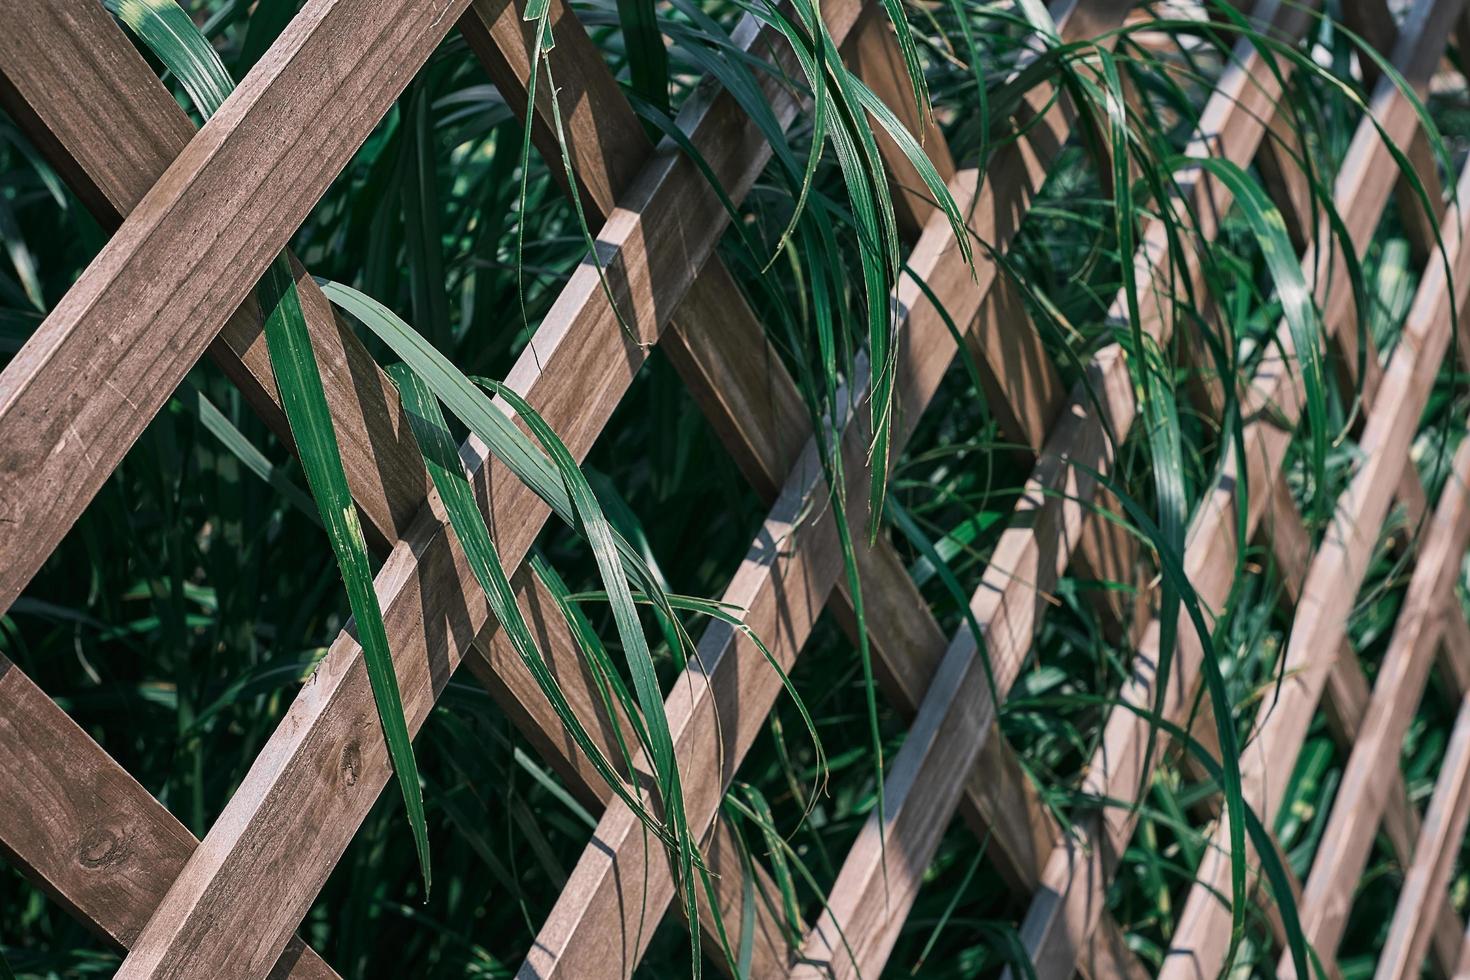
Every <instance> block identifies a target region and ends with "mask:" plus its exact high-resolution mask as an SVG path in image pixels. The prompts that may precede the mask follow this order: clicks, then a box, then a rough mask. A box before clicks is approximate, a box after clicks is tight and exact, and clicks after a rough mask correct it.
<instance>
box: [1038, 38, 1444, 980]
mask: <svg viewBox="0 0 1470 980" xmlns="http://www.w3.org/2000/svg"><path fill="white" fill-rule="evenodd" d="M1431 43H1432V42H1431ZM1396 112H1397V113H1398V114H1399V115H1400V117H1402V118H1409V117H1411V116H1412V112H1411V111H1410V110H1409V109H1408V108H1407V107H1406V106H1403V105H1400V106H1397V107H1396ZM1358 136H1359V139H1358V145H1359V151H1360V154H1361V153H1362V151H1363V150H1364V148H1367V147H1369V146H1370V145H1371V144H1373V143H1375V142H1376V131H1374V130H1373V129H1372V127H1371V124H1370V123H1367V122H1365V123H1364V124H1363V125H1362V126H1361V127H1360V131H1359V134H1358ZM1383 155H1384V156H1386V153H1384V154H1383ZM1359 162H1360V163H1361V162H1362V161H1361V157H1360V158H1359ZM1380 165H1381V164H1380ZM1345 169H1346V172H1347V173H1349V174H1353V173H1361V172H1362V168H1361V167H1358V168H1357V169H1355V168H1354V167H1351V166H1350V167H1347V168H1345ZM1339 189H1340V190H1339V194H1338V202H1337V203H1338V205H1339V210H1340V211H1341V213H1343V214H1344V215H1346V216H1347V220H1348V221H1349V223H1350V224H1351V225H1352V226H1353V227H1355V228H1358V229H1362V232H1363V234H1365V235H1366V233H1367V232H1368V230H1369V229H1370V228H1371V222H1372V220H1373V219H1374V215H1375V214H1376V213H1377V211H1378V210H1381V208H1382V201H1383V197H1385V196H1386V193H1387V188H1386V185H1383V186H1382V187H1381V191H1382V193H1381V194H1380V195H1375V196H1364V195H1362V194H1360V193H1359V184H1358V181H1357V180H1356V178H1353V177H1349V178H1348V180H1347V181H1345V182H1341V183H1340V184H1339ZM1302 237H1305V236H1302ZM1303 264H1304V266H1305V267H1306V268H1307V269H1308V270H1309V271H1310V270H1311V268H1312V265H1313V259H1312V256H1311V254H1310V253H1309V256H1308V258H1307V259H1306V260H1304V263H1303ZM1340 319H1341V318H1340V316H1339V317H1336V318H1332V319H1329V320H1328V326H1329V330H1333V331H1335V332H1339V333H1340V332H1342V331H1341V330H1340V329H1339V327H1338V324H1339V322H1340ZM1283 330H1284V328H1283ZM1276 380H1277V381H1279V379H1276ZM1263 396H1264V397H1263ZM1296 397H1297V395H1296V394H1293V395H1292V397H1291V400H1292V401H1293V402H1294V401H1295V399H1296ZM1277 398H1279V396H1277V395H1272V394H1270V391H1269V387H1268V389H1267V390H1266V391H1265V392H1262V393H1258V394H1257V398H1256V401H1257V403H1258V404H1271V403H1272V402H1273V401H1275V400H1277ZM1267 424H1268V423H1264V422H1262V421H1257V422H1253V423H1251V424H1250V425H1249V426H1248V427H1247V433H1246V436H1245V438H1246V440H1247V445H1250V444H1251V443H1252V442H1253V441H1255V440H1256V439H1257V438H1260V437H1262V436H1268V435H1270V434H1271V433H1269V429H1267V427H1266V426H1267ZM1275 441H1276V442H1277V445H1278V450H1277V452H1272V451H1271V450H1270V449H1268V448H1266V446H1265V444H1264V443H1263V444H1262V448H1261V450H1260V451H1259V452H1252V453H1250V454H1249V455H1248V457H1247V461H1248V464H1249V465H1250V471H1251V472H1250V473H1249V477H1248V480H1247V484H1248V485H1249V486H1253V487H1262V486H1265V487H1268V488H1273V492H1268V493H1266V494H1263V495H1261V498H1263V499H1269V500H1271V506H1272V507H1273V509H1275V510H1279V509H1280V502H1281V501H1283V500H1289V498H1286V497H1284V496H1283V495H1284V492H1285V491H1284V488H1283V487H1281V486H1277V482H1278V479H1279V467H1278V466H1276V465H1274V464H1271V465H1258V464H1263V463H1266V462H1267V461H1268V460H1271V459H1273V458H1274V457H1276V456H1277V455H1278V454H1279V452H1280V451H1284V449H1285V443H1284V442H1282V441H1281V440H1280V439H1279V437H1278V438H1277V439H1276V440H1275ZM1222 486H1225V487H1227V488H1229V489H1228V490H1227V492H1226V496H1225V499H1224V500H1223V501H1217V502H1216V503H1215V505H1214V506H1213V507H1206V508H1205V509H1204V510H1203V511H1202V512H1201V514H1200V517H1199V518H1197V520H1196V522H1195V525H1194V527H1193V528H1192V530H1191V533H1190V537H1189V542H1190V544H1189V548H1188V550H1187V552H1186V569H1187V571H1188V573H1189V577H1190V581H1191V582H1192V583H1193V585H1194V586H1195V588H1196V590H1197V591H1198V592H1199V594H1200V596H1201V599H1202V600H1203V601H1204V602H1205V604H1206V606H1207V607H1208V606H1213V605H1218V604H1219V603H1221V602H1223V600H1224V598H1225V595H1226V590H1228V587H1229V584H1230V583H1229V581H1228V573H1229V569H1231V568H1233V567H1234V566H1235V556H1234V537H1233V536H1234V533H1235V524H1234V520H1235V518H1234V515H1233V514H1232V513H1230V510H1231V508H1232V504H1231V498H1232V497H1233V492H1234V491H1233V477H1232V478H1230V479H1229V480H1228V481H1227V482H1224V483H1222ZM1420 496H1421V497H1422V490H1421V491H1420ZM1259 516H1260V510H1259V507H1258V506H1253V507H1252V509H1251V513H1250V515H1249V516H1248V526H1249V527H1251V528H1254V527H1255V526H1256V522H1257V520H1258V518H1259ZM1222 517H1228V518H1229V522H1228V523H1222V522H1221V521H1220V518H1222ZM1288 521H1290V522H1293V523H1294V524H1295V527H1296V530H1297V531H1298V532H1300V524H1299V518H1296V517H1295V516H1294V515H1291V516H1290V517H1288V516H1286V515H1282V516H1281V517H1280V518H1279V519H1278V520H1277V521H1276V522H1274V523H1275V524H1276V525H1277V527H1276V530H1277V531H1278V535H1276V536H1273V543H1275V544H1276V545H1277V551H1278V553H1279V552H1280V542H1279V541H1278V540H1277V536H1279V535H1280V534H1285V533H1286V531H1287V530H1288ZM1282 557H1283V560H1285V559H1286V558H1289V557H1290V556H1289V555H1284V556H1282ZM1222 573H1223V574H1224V576H1225V577H1222ZM1200 656H1201V653H1200V649H1199V646H1198V641H1197V638H1196V637H1195V636H1194V635H1193V633H1192V631H1189V630H1187V629H1186V630H1185V631H1184V632H1183V633H1182V634H1181V641H1180V648H1179V651H1178V655H1177V657H1176V661H1175V673H1174V675H1173V676H1174V684H1173V685H1171V689H1170V691H1169V692H1167V697H1168V701H1169V703H1170V706H1171V707H1170V710H1168V711H1166V715H1167V716H1170V717H1180V715H1179V714H1177V713H1181V712H1182V713H1188V712H1189V711H1192V710H1193V705H1194V704H1195V698H1196V695H1195V691H1196V689H1197V685H1198V669H1199V661H1200ZM1153 662H1154V661H1153V658H1152V656H1149V657H1145V658H1144V660H1143V661H1142V665H1141V666H1142V667H1143V669H1140V670H1136V671H1135V681H1134V682H1133V683H1132V684H1130V685H1129V686H1128V687H1127V688H1125V691H1124V692H1123V697H1124V698H1125V700H1127V701H1129V702H1130V703H1135V704H1137V705H1139V706H1140V707H1143V708H1145V709H1148V708H1150V707H1151V705H1152V704H1153V702H1154V698H1155V692H1154V690H1153V687H1152V683H1151V677H1152V674H1151V670H1150V669H1148V668H1149V665H1150V664H1152V663H1153ZM1356 666H1357V665H1356V661H1352V662H1351V664H1350V667H1351V668H1352V669H1353V670H1354V671H1356ZM1348 670H1349V665H1347V664H1344V665H1342V666H1340V667H1339V668H1337V669H1336V674H1343V673H1344V672H1346V671H1348ZM1356 679H1357V681H1358V685H1359V686H1362V684H1363V682H1362V679H1361V671H1356ZM1351 680H1352V678H1345V679H1344V680H1343V681H1342V682H1341V685H1347V686H1348V687H1349V688H1350V687H1351ZM1341 685H1339V686H1341ZM1113 715H1114V716H1115V717H1112V718H1110V719H1109V721H1108V723H1107V728H1106V730H1105V736H1104V741H1103V747H1102V748H1101V749H1100V750H1099V752H1098V755H1097V757H1096V758H1094V760H1093V763H1092V764H1091V766H1090V767H1089V774H1090V779H1091V780H1092V781H1093V782H1094V783H1095V784H1096V785H1094V786H1093V787H1092V790H1093V791H1094V792H1096V793H1098V794H1100V795H1101V796H1103V797H1105V798H1110V799H1115V798H1129V799H1131V798H1132V796H1133V794H1134V793H1136V791H1137V789H1138V786H1139V785H1141V776H1142V772H1143V769H1142V767H1143V766H1144V765H1145V761H1144V760H1143V759H1142V758H1141V753H1142V751H1143V747H1144V745H1145V744H1146V741H1147V724H1146V723H1145V722H1144V721H1143V720H1142V718H1140V717H1139V716H1138V715H1136V714H1134V713H1132V712H1129V711H1115V712H1113ZM1400 805H1402V800H1400ZM1405 819H1407V815H1406V814H1405ZM1133 822H1134V820H1133V815H1132V814H1131V812H1129V811H1126V810H1123V809H1115V808H1109V810H1108V812H1107V813H1105V814H1104V815H1103V816H1102V818H1100V819H1094V820H1092V821H1091V822H1090V823H1088V824H1086V825H1085V829H1084V831H1083V835H1082V841H1081V843H1080V844H1079V846H1078V847H1076V848H1074V849H1072V850H1071V851H1069V852H1068V853H1067V854H1063V855H1060V856H1058V857H1055V858H1054V859H1053V865H1052V867H1051V868H1049V869H1048V875H1047V879H1046V886H1047V887H1046V891H1045V892H1044V894H1045V896H1046V898H1045V899H1044V900H1038V902H1037V903H1035V904H1034V905H1033V907H1032V909H1031V910H1030V912H1029V913H1028V916H1027V919H1026V922H1025V924H1024V925H1023V927H1022V934H1023V937H1024V939H1025V941H1026V944H1027V947H1028V949H1029V950H1030V951H1031V955H1032V958H1033V960H1034V965H1035V966H1036V967H1037V969H1038V972H1039V973H1041V974H1043V975H1056V974H1059V973H1064V972H1065V971H1066V970H1067V969H1069V964H1070V962H1071V960H1070V951H1071V950H1073V949H1075V947H1076V944H1077V943H1078V942H1079V941H1080V938H1081V937H1084V936H1085V935H1087V933H1088V931H1089V930H1090V929H1091V922H1092V921H1094V919H1093V917H1094V916H1095V914H1096V910H1097V909H1099V908H1100V907H1101V903H1102V900H1103V888H1104V886H1105V883H1106V881H1107V880H1108V877H1109V874H1108V873H1107V871H1106V867H1105V865H1107V864H1109V863H1110V862H1113V861H1116V859H1117V857H1118V855H1120V854H1121V853H1122V848H1123V846H1124V844H1125V843H1126V840H1127V838H1128V836H1129V835H1130V834H1131V831H1132V825H1133ZM1397 839H1399V840H1401V841H1402V840H1403V836H1402V835H1400V836H1398V838H1397ZM1077 860H1080V861H1081V865H1080V866H1078V865H1076V863H1075V862H1076V861H1077ZM1073 889H1077V891H1076V892H1075V893H1074V891H1073Z"/></svg>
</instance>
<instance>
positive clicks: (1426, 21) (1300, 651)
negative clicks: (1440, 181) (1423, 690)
mask: <svg viewBox="0 0 1470 980" xmlns="http://www.w3.org/2000/svg"><path fill="white" fill-rule="evenodd" d="M1458 9H1459V5H1458V4H1432V3H1427V2H1426V3H1424V4H1422V5H1420V6H1418V7H1416V8H1415V10H1414V12H1413V14H1411V19H1412V24H1411V26H1410V28H1409V29H1407V30H1406V31H1405V37H1404V39H1403V41H1402V42H1401V48H1404V49H1405V50H1407V49H1408V48H1411V47H1412V46H1414V45H1416V44H1417V45H1420V46H1421V47H1422V46H1423V44H1422V42H1421V35H1422V37H1423V38H1433V39H1435V43H1436V44H1438V43H1442V42H1441V41H1440V39H1442V38H1443V30H1444V28H1445V27H1446V26H1448V22H1449V21H1450V20H1451V19H1452V18H1453V17H1454V16H1455V15H1456V14H1457V13H1458ZM1437 54H1438V52H1437V49H1436V51H1435V57H1436V58H1437ZM1396 60H1399V59H1396ZM1406 75H1407V77H1409V78H1411V79H1412V78H1414V77H1415V76H1414V75H1413V74H1411V73H1406ZM1382 91H1383V90H1382V89H1380V92H1382ZM1377 101H1378V100H1376V99H1375V102H1377ZM1375 108H1377V107H1376V106H1375ZM1466 186H1470V180H1467V181H1462V189H1463V188H1464V187H1466ZM1465 231H1466V229H1464V228H1461V227H1459V226H1458V225H1457V226H1455V227H1453V228H1452V229H1450V232H1451V234H1449V235H1447V236H1446V237H1447V241H1446V248H1447V252H1448V256H1449V261H1450V263H1451V265H1452V267H1453V268H1454V270H1455V271H1454V278H1453V282H1452V283H1449V284H1447V283H1446V281H1445V270H1444V267H1443V266H1442V265H1441V264H1440V263H1438V262H1434V263H1431V264H1430V266H1429V268H1428V270H1427V271H1426V273H1425V276H1424V279H1423V281H1422V282H1421V284H1420V287H1419V291H1418V293H1417V294H1416V298H1415V303H1414V307H1413V309H1412V310H1411V312H1410V315H1409V319H1408V323H1407V325H1406V327H1405V331H1404V336H1403V339H1402V340H1401V341H1400V344H1399V346H1398V347H1397V348H1396V349H1395V350H1394V353H1393V356H1392V359H1391V360H1390V362H1389V366H1388V368H1387V370H1386V371H1385V372H1384V379H1383V382H1382V387H1381V390H1380V391H1379V392H1378V395H1377V402H1378V407H1377V408H1376V409H1375V411H1374V412H1372V413H1371V414H1370V416H1369V419H1368V424H1367V428H1366V431H1365V433H1364V435H1363V439H1362V441H1361V442H1360V448H1361V449H1362V451H1363V453H1364V462H1363V464H1362V466H1361V467H1360V469H1359V470H1358V472H1357V473H1356V474H1355V476H1354V478H1353V481H1352V483H1351V485H1350V486H1349V488H1348V489H1347V491H1345V492H1344V493H1343V495H1342V496H1341V497H1340V498H1339V499H1338V501H1337V506H1336V510H1335V512H1334V515H1333V519H1332V520H1331V522H1330V523H1329V525H1328V529H1327V533H1326V536H1325V538H1324V540H1323V543H1322V545H1321V548H1320V550H1319V551H1318V554H1317V555H1316V557H1315V558H1314V559H1313V561H1312V565H1311V568H1310V570H1309V572H1308V577H1307V584H1306V586H1305V587H1304V589H1303V598H1302V601H1301V603H1300V608H1299V612H1298V615H1297V617H1296V620H1295V621H1294V622H1293V624H1292V629H1291V639H1290V641H1289V643H1288V646H1287V651H1286V655H1285V660H1286V666H1285V668H1284V677H1285V680H1284V682H1283V685H1282V690H1281V692H1280V697H1279V698H1278V699H1276V700H1275V701H1273V703H1272V704H1270V705H1265V706H1263V710H1262V712H1261V716H1260V718H1259V721H1258V726H1257V734H1256V737H1255V739H1254V741H1253V742H1252V744H1251V746H1250V747H1249V749H1248V750H1247V752H1246V754H1245V755H1244V756H1243V758H1242V768H1243V770H1244V772H1245V773H1246V774H1247V775H1246V779H1247V783H1246V793H1247V798H1248V800H1249V801H1250V802H1251V804H1252V805H1253V806H1256V807H1257V808H1258V812H1260V813H1261V814H1262V818H1263V819H1264V820H1265V821H1266V822H1267V823H1268V824H1269V823H1270V821H1271V819H1272V817H1273V815H1274V813H1275V808H1276V806H1278V805H1279V802H1280V791H1279V788H1278V787H1277V785H1276V780H1274V779H1273V778H1272V776H1273V774H1274V775H1275V776H1277V777H1279V778H1280V779H1284V778H1285V776H1284V775H1283V770H1285V769H1289V768H1290V764H1291V762H1292V761H1294V760H1295V758H1296V754H1297V751H1298V750H1299V748H1300V745H1301V740H1302V738H1303V737H1304V735H1305V730H1306V727H1307V725H1308V724H1309V723H1310V721H1311V718H1312V715H1313V713H1314V709H1315V707H1316V704H1317V700H1318V698H1319V697H1320V695H1321V692H1322V687H1323V684H1324V683H1325V680H1326V677H1327V674H1328V665H1329V664H1330V661H1331V656H1332V653H1333V652H1335V650H1336V649H1337V647H1338V644H1339V643H1340V641H1341V639H1342V637H1343V635H1344V631H1345V629H1346V625H1347V617H1348V613H1349V612H1350V610H1351V605H1352V603H1353V601H1354V599H1355V597H1356V593H1357V590H1358V587H1359V585H1360V584H1361V582H1362V579H1363V576H1364V574H1365V573H1366V570H1367V562H1368V559H1369V558H1370V557H1371V554H1372V548H1373V545H1374V543H1375V542H1376V540H1377V530H1378V528H1380V527H1381V526H1382V523H1383V519H1384V517H1385V516H1386V513H1387V508H1388V503H1389V501H1390V499H1391V498H1392V495H1393V492H1394V490H1395V488H1396V485H1397V483H1398V481H1399V478H1400V476H1401V475H1402V473H1403V472H1404V467H1405V465H1406V463H1407V462H1408V449H1409V443H1410V442H1411V441H1412V438H1413V433H1414V430H1415V428H1416V427H1417V424H1418V421H1419V414H1418V413H1419V411H1420V410H1422V407H1423V404H1424V399H1425V398H1426V397H1427V393H1428V392H1427V389H1428V387H1429V383H1430V381H1432V379H1433V377H1434V375H1435V374H1436V373H1437V372H1438V370H1439V368H1440V364H1441V360H1442V358H1443V355H1444V352H1445V350H1446V349H1447V348H1448V346H1449V341H1450V322H1449V320H1450V316H1449V314H1450V302H1451V296H1450V289H1453V290H1454V298H1455V302H1456V303H1459V302H1462V301H1463V300H1462V297H1463V296H1464V295H1465V294H1466V289H1465V279H1464V278H1463V277H1464V276H1465V275H1467V274H1470V249H1461V247H1460V246H1461V236H1462V235H1463V234H1465ZM1323 650H1325V651H1326V653H1320V652H1319V651H1323ZM1267 707H1269V708H1272V709H1273V710H1271V711H1269V712H1268V711H1266V710H1265V709H1266V708H1267ZM1213 840H1214V843H1215V844H1216V845H1220V841H1219V837H1218V830H1217V834H1216V836H1215V837H1214V838H1213ZM1221 846H1223V845H1221ZM1219 855H1220V852H1214V853H1212V854H1210V855H1209V856H1207V858H1206V860H1205V867H1203V868H1202V869H1201V873H1200V876H1199V878H1200V882H1199V883H1198V884H1197V885H1196V886H1195V889H1194V890H1193V891H1192V893H1191V896H1190V899H1189V902H1188V904H1187V905H1186V909H1185V912H1184V915H1183V917H1182V918H1181V920H1180V926H1179V929H1178V932H1177V934H1176V937H1175V940H1174V942H1173V954H1172V955H1171V960H1170V962H1169V964H1168V965H1167V966H1166V973H1167V972H1169V971H1186V970H1187V971H1190V972H1191V973H1195V972H1198V971H1203V972H1204V973H1205V975H1208V973H1209V965H1210V964H1212V963H1216V962H1219V959H1218V958H1217V954H1222V953H1223V950H1222V949H1221V948H1220V946H1219V935H1218V929H1219V923H1220V921H1221V920H1220V915H1221V914H1222V913H1224V914H1227V915H1228V912H1225V910H1223V909H1221V907H1220V904H1219V902H1218V901H1217V900H1215V898H1214V897H1213V896H1211V895H1209V894H1208V890H1209V888H1211V887H1212V886H1215V885H1217V884H1218V882H1219V881H1220V877H1219V876H1220V873H1221V871H1222V870H1224V867H1225V865H1223V864H1222V862H1223V860H1224V859H1223V858H1222V857H1221V856H1219ZM1201 964H1203V966H1202V965H1201Z"/></svg>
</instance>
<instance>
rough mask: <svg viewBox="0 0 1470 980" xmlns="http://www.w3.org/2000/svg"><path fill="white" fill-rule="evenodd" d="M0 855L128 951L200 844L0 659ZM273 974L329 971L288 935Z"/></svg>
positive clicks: (303, 979)
mask: <svg viewBox="0 0 1470 980" xmlns="http://www.w3.org/2000/svg"><path fill="white" fill-rule="evenodd" d="M0 776H3V778H0V813H4V814H5V819H4V820H0V855H4V857H5V859H6V860H7V861H8V862H9V863H10V864H12V865H14V866H15V867H16V868H18V869H19V870H21V871H23V872H24V873H25V874H26V876H27V877H29V878H30V879H31V880H32V881H34V882H35V883H36V884H37V885H38V886H39V887H40V888H42V889H43V890H44V891H45V892H46V893H47V894H49V895H51V896H52V897H53V898H54V899H55V900H56V901H58V902H60V903H61V904H62V905H63V906H64V907H65V908H66V909H67V910H68V911H69V912H70V913H71V914H72V915H73V916H74V917H76V918H77V919H79V920H80V921H81V922H83V923H84V924H85V925H86V926H87V927H88V928H90V929H92V930H93V931H95V932H96V933H97V934H98V935H100V936H102V937H103V938H105V939H106V940H107V941H108V942H109V943H111V944H113V945H115V946H118V947H121V948H123V949H127V948H128V947H130V946H131V945H132V944H133V943H134V941H136V939H137V937H138V934H139V933H140V932H141V931H142V930H143V926H144V924H145V923H147V921H148V915H149V913H151V912H152V910H153V909H154V908H155V907H156V906H157V905H158V902H159V900H161V899H162V898H163V893H164V892H165V891H166V890H167V889H168V886H169V885H170V884H171V883H172V882H173V880H174V878H175V877H176V876H177V875H178V873H179V871H180V869H182V868H183V866H184V862H185V861H187V860H188V858H189V854H190V853H191V852H192V851H193V850H194V848H195V847H197V846H198V841H196V840H195V839H194V835H193V834H191V833H189V830H188V828H187V827H185V826H184V825H183V824H181V823H179V821H178V820H177V819H175V817H174V815H173V814H171V813H169V812H168V809H167V808H166V807H164V805H163V804H162V803H159V802H158V801H157V800H156V799H154V798H153V796H152V795H151V794H150V793H149V792H148V791H147V790H146V789H144V788H143V787H142V786H141V785H139V784H138V781H137V780H135V779H133V777H132V776H130V775H128V774H127V772H125V771H124V770H123V768H122V767H121V766H119V765H118V764H117V763H116V762H114V761H113V759H112V757H111V756H109V755H108V754H107V753H106V752H104V751H103V750H102V747H101V746H100V745H98V744H97V743H96V742H94V741H93V740H92V739H91V737H90V736H88V735H87V733H86V732H84V731H82V730H81V728H79V727H78V726H77V724H76V722H74V721H72V720H71V718H70V717H68V716H67V714H66V712H64V711H62V710H61V709H60V708H59V707H57V706H56V702H54V701H52V700H51V699H50V698H49V697H47V696H46V694H45V692H44V691H42V690H41V689H40V688H38V687H37V686H36V685H35V684H34V683H32V681H31V679H30V678H28V677H26V676H25V674H24V673H22V672H21V670H20V668H18V667H16V666H15V665H14V664H13V663H11V662H10V661H9V660H7V659H5V658H4V657H0ZM270 975H271V976H272V977H282V978H283V977H292V978H296V980H308V978H318V980H325V978H329V977H335V976H336V975H337V974H336V973H335V972H333V970H332V968H331V967H329V966H328V965H327V964H326V962H325V961H323V960H322V958H321V957H320V956H318V955H317V954H316V953H315V952H314V951H313V950H311V949H310V948H308V947H307V946H306V945H305V944H304V943H302V941H301V940H300V939H298V938H295V937H292V939H291V941H290V942H289V943H288V944H287V946H286V949H285V951H284V952H282V953H281V956H280V958H279V959H278V960H277V961H276V962H275V964H274V966H273V967H272V968H271V971H270Z"/></svg>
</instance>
